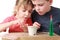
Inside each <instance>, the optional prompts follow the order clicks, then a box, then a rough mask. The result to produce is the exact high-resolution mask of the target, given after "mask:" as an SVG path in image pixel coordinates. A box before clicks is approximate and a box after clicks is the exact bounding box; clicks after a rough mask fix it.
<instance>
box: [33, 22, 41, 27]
mask: <svg viewBox="0 0 60 40" xmlns="http://www.w3.org/2000/svg"><path fill="white" fill-rule="evenodd" d="M33 26H35V27H37V28H40V26H41V24H39V23H38V22H34V24H33Z"/></svg>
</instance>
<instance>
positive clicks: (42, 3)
mask: <svg viewBox="0 0 60 40" xmlns="http://www.w3.org/2000/svg"><path fill="white" fill-rule="evenodd" d="M31 1H32V3H33V5H34V11H33V12H32V16H31V17H32V21H33V22H38V23H39V24H40V25H41V26H40V29H38V31H41V32H49V23H50V15H52V16H53V26H54V32H55V33H56V34H58V35H60V27H59V25H60V18H59V17H60V9H58V8H55V7H52V6H51V4H52V1H53V0H31Z"/></svg>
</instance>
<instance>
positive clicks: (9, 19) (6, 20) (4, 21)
mask: <svg viewBox="0 0 60 40" xmlns="http://www.w3.org/2000/svg"><path fill="white" fill-rule="evenodd" d="M11 19H12V18H11V17H7V18H6V19H4V20H3V22H2V23H6V22H10V21H12V20H11Z"/></svg>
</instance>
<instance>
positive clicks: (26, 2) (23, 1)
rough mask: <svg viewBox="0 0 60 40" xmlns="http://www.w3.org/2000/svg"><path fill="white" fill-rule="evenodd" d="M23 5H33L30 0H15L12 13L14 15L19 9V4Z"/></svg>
mask: <svg viewBox="0 0 60 40" xmlns="http://www.w3.org/2000/svg"><path fill="white" fill-rule="evenodd" d="M22 5H23V6H24V7H26V6H27V7H29V6H31V7H32V8H33V7H34V5H33V3H32V1H31V0H17V1H16V5H15V10H14V15H15V16H16V14H17V11H18V10H19V8H20V6H22Z"/></svg>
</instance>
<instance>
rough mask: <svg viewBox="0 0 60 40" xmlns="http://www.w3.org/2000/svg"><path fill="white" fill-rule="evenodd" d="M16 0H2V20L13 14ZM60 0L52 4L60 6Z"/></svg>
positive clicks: (0, 18)
mask: <svg viewBox="0 0 60 40" xmlns="http://www.w3.org/2000/svg"><path fill="white" fill-rule="evenodd" d="M15 1H16V0H0V22H2V21H3V20H4V19H5V18H6V17H7V16H11V15H12V14H13V9H14V6H15ZM59 3H60V0H53V4H52V6H54V7H58V8H60V4H59Z"/></svg>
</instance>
